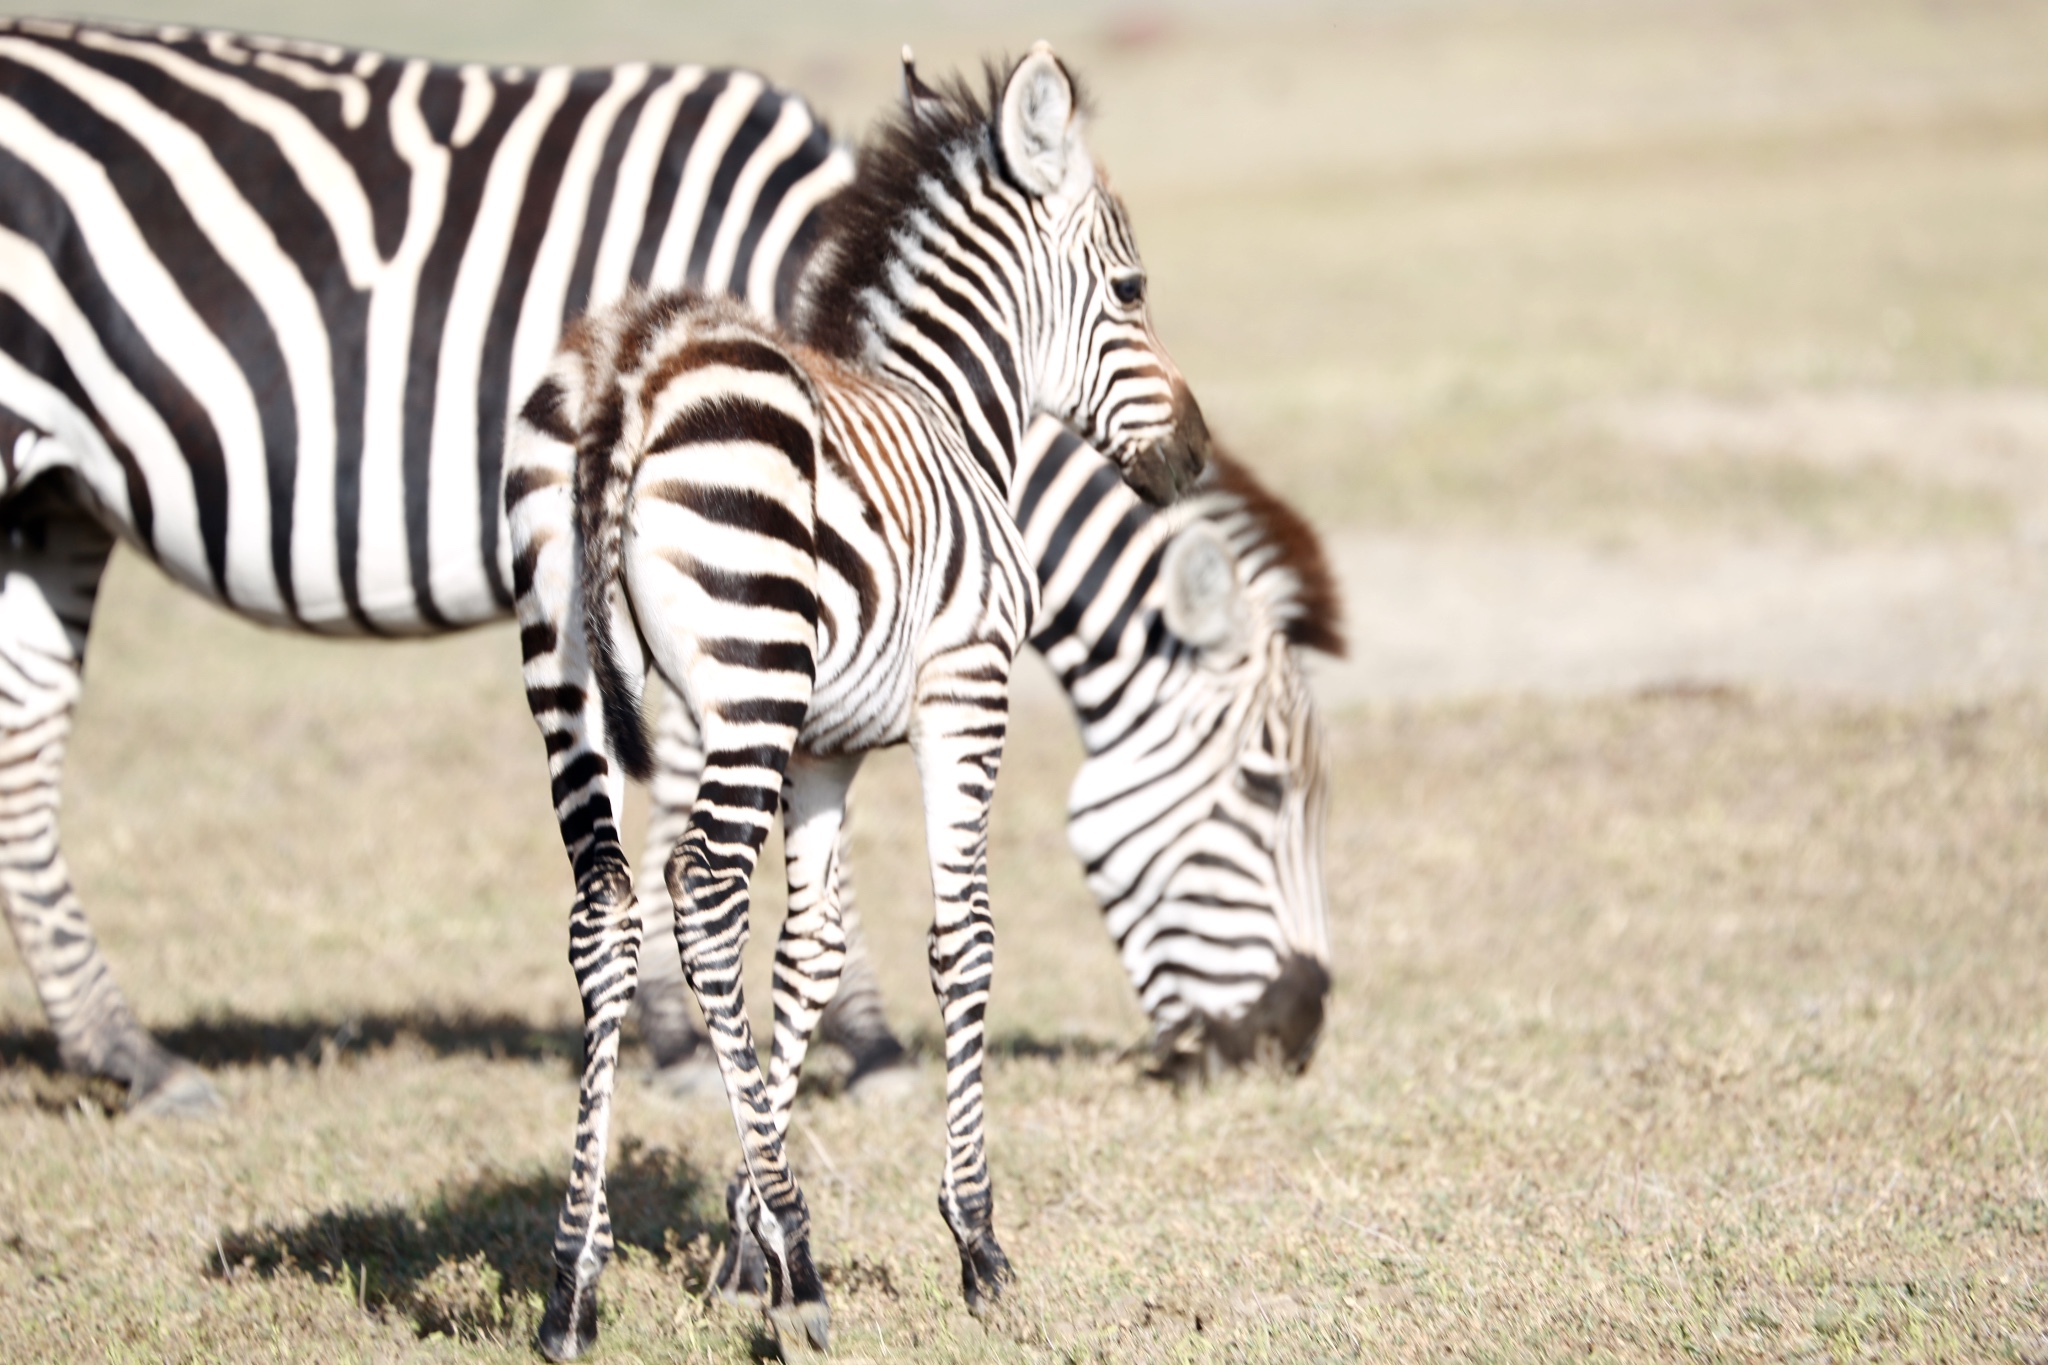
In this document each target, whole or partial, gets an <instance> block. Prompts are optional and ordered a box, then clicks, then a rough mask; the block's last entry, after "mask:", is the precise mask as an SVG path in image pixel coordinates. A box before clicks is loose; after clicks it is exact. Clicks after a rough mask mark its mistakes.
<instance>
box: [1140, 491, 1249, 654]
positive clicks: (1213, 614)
mask: <svg viewBox="0 0 2048 1365" xmlns="http://www.w3.org/2000/svg"><path fill="white" fill-rule="evenodd" d="M1159 571H1160V574H1161V576H1162V577H1164V578H1165V580H1166V603H1165V605H1164V607H1163V608H1162V612H1163V614H1164V615H1165V617H1166V628H1167V629H1168V630H1170V631H1172V632H1173V633H1174V634H1175V635H1177V636H1179V637H1180V638H1181V639H1183V640H1185V641H1187V643H1189V644H1191V645H1194V646H1196V647H1197V648H1199V649H1209V648H1212V647H1214V646H1216V645H1220V644H1222V643H1223V642H1224V641H1226V640H1229V639H1231V638H1232V637H1233V636H1235V635H1236V634H1237V633H1238V628H1239V625H1240V623H1241V621H1242V620H1243V616H1244V612H1243V607H1242V604H1243V600H1244V588H1243V585H1242V584H1240V583H1239V582H1238V578H1237V556H1236V555H1234V554H1232V553H1231V550H1230V545H1229V543H1228V542H1226V541H1225V540H1224V539H1223V535H1222V533H1221V532H1219V531H1218V530H1217V529H1216V528H1215V527H1214V526H1211V525H1210V524H1209V523H1208V522H1206V521H1197V522H1194V523H1192V524H1190V525H1189V526H1187V527H1185V528H1183V529H1182V530H1181V531H1180V532H1178V533H1177V534H1176V535H1175V536H1174V538H1173V539H1172V540H1171V541H1169V542H1168V543H1167V546H1166V556H1165V558H1164V559H1163V560H1162V561H1161V563H1160V566H1159Z"/></svg>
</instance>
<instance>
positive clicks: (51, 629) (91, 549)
mask: <svg viewBox="0 0 2048 1365" xmlns="http://www.w3.org/2000/svg"><path fill="white" fill-rule="evenodd" d="M14 420H15V419H13V418H11V417H10V416H9V415H8V414H7V413H6V412H5V410H4V409H0V440H6V443H7V448H8V449H9V450H12V449H13V440H12V439H9V431H10V423H11V422H13V421H14ZM58 477H59V476H53V477H46V478H44V479H41V480H38V481H37V482H36V483H34V484H32V485H30V486H29V487H28V488H27V489H25V490H23V491H22V492H20V493H18V494H16V495H14V496H13V497H12V498H10V499H9V500H8V501H7V502H6V504H5V505H4V506H0V904H4V906H5V909H6V914H7V923H8V927H9V929H11V930H12V931H13V934H14V942H15V945H16V946H17V947H18V948H19V949H20V952H21V957H22V962H23V964H24V965H25V966H26V967H27V969H28V973H29V976H30V978H31V979H32V980H33V981H34V982H35V988H36V994H37V996H38V997H39V998H40V999H41V1001H42V1005H43V1012H44V1014H45V1016H46V1017H47V1018H48V1019H49V1021H50V1027H51V1030H52V1031H53V1032H54V1033H55V1034H56V1035H57V1052H58V1056H59V1058H60V1059H61V1060H62V1062H63V1063H64V1065H65V1066H66V1067H68V1068H69V1069H71V1070H73V1071H78V1072H83V1073H86V1074H89V1075H96V1076H106V1077H109V1078H111V1079H113V1080H115V1081H118V1082H120V1083H121V1084H123V1085H125V1086H126V1087H127V1088H128V1108H129V1112H130V1113H133V1114H137V1115H149V1116H166V1115H176V1116H193V1115H200V1114H209V1113H213V1112H216V1111H218V1110H219V1109H220V1108H221V1101H220V1096H219V1094H218V1093H217V1092H216V1091H215V1090H214V1088H213V1086H212V1084H211V1083H209V1082H208V1081H207V1079H206V1077H205V1076H204V1075H202V1074H201V1073H200V1071H199V1069H198V1068H197V1067H195V1066H193V1065H192V1064H191V1063H190V1062H187V1061H185V1060H184V1059H183V1058H181V1057H179V1056H177V1055H176V1054H174V1053H172V1052H170V1051H168V1050H167V1049H165V1048H164V1047H163V1045H162V1044H160V1043H158V1042H157V1041H156V1039H154V1038H152V1037H151V1036H150V1035H149V1033H148V1031H147V1030H145V1029H144V1028H143V1027H142V1025H141V1024H139V1023H138V1022H136V1019H135V1015H134V1013H133V1012H132V1011H131V1010H130V1009H129V1008H128V1002H127V1001H126V1000H124V999H123V998H122V996H121V990H120V987H118V986H117V985H115V984H114V976H113V971H112V969H111V968H110V967H109V966H108V965H107V960H106V958H105V956H104V955H102V953H101V952H100V946H99V940H98V939H97V938H96V937H94V935H93V932H92V926H91V925H90V924H88V923H87V922H86V918H85V912H84V910H83V909H82V908H81V907H80V905H79V902H78V892H77V890H76V889H75V888H74V887H73V885H72V882H71V871H70V868H69V866H68V865H67V863H66V862H65V859H64V851H63V848H62V846H61V845H60V844H59V842H58V828H57V811H58V804H59V800H60V797H61V791H60V788H61V786H62V782H63V777H64V755H65V750H66V746H67V744H68V742H69V740H70V736H71V725H72V715H73V709H74V708H75V707H76V705H77V703H78V697H79V692H80V688H81V684H82V679H81V676H80V665H81V663H82V661H83V658H84V654H85V640H86V632H87V631H88V630H89V629H90V627H91V624H92V609H93V601H94V598H95V595H96V594H97V593H98V591H99V582H100V575H101V574H102V572H103V571H104V570H105V568H106V564H107V559H108V557H109V555H110V554H111V553H112V551H113V546H114V538H113V536H112V535H110V534H109V533H108V532H107V530H106V529H105V528H104V527H103V526H101V525H100V523H99V522H98V521H97V520H96V519H95V518H94V517H93V516H92V515H91V514H90V513H88V512H87V511H86V510H85V508H84V507H83V506H81V505H80V504H79V502H78V501H77V499H76V498H75V497H74V496H72V495H71V494H70V493H69V491H68V490H66V489H64V488H63V487H62V486H61V484H60V483H59V482H58Z"/></svg>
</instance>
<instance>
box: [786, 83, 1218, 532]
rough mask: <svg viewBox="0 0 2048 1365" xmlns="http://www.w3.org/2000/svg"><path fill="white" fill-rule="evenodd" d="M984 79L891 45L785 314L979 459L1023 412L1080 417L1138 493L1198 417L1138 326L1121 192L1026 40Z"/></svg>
mask: <svg viewBox="0 0 2048 1365" xmlns="http://www.w3.org/2000/svg"><path fill="white" fill-rule="evenodd" d="M988 86H989V89H988V97H987V99H986V100H985V101H984V100H983V99H980V98H977V97H976V96H975V95H974V94H973V93H972V92H971V91H970V90H968V88H967V87H966V86H965V85H964V84H962V83H961V82H958V81H952V82H947V83H945V85H944V88H942V89H934V88H932V87H930V86H928V85H926V84H925V83H924V82H923V81H922V80H920V79H919V78H918V76H917V74H916V72H915V71H914V70H913V69H912V67H911V62H910V52H909V49H907V48H906V49H905V50H904V54H903V96H904V98H903V108H902V109H901V111H900V112H899V113H898V115H897V116H896V117H895V118H894V119H893V120H890V121H888V122H887V123H885V124H884V126H883V127H882V129H881V130H880V131H879V133H878V134H877V136H876V137H874V138H873V139H871V140H870V141H869V142H868V144H867V145H866V146H865V147H863V149H862V151H861V154H860V161H859V168H858V170H857V171H856V172H855V176H854V181H853V184H852V185H850V186H849V187H848V188H847V189H846V190H845V191H844V192H842V193H841V194H840V195H839V197H838V198H837V199H836V200H835V201H834V203H833V204H832V206H831V208H830V210H829V213H830V215H831V222H832V226H831V227H830V228H828V230H827V233H826V236H825V238H824V240H823V241H822V243H821V245H820V248H819V252H818V260H817V263H816V264H815V265H814V266H813V267H812V269H811V272H810V274H809V275H808V276H807V277H806V287H805V291H804V295H803V298H802V300H801V302H800V304H799V308H798V314H797V331H798V333H799V335H801V336H803V337H804V338H805V339H806V340H808V341H810V342H811V343H812V344H814V345H817V346H819V347H821V348H822V349H824V350H827V351H830V352H832V353H834V354H838V355H843V356H862V357H864V358H866V359H867V360H869V361H871V362H872V363H873V364H875V365H876V366H878V367H880V368H882V369H884V370H888V371H891V372H893V373H896V374H898V375H900V376H902V377H903V378H905V379H908V380H910V381H911V382H913V383H918V384H921V385H922V386H924V387H927V388H930V389H933V390H935V391H936V392H938V393H939V394H940V395H941V396H942V397H943V398H945V399H946V400H947V401H949V402H950V403H951V404H952V405H954V406H956V407H957V408H959V409H960V410H961V413H962V416H963V419H964V422H965V426H966V429H967V439H968V442H969V444H970V445H971V446H972V447H973V448H974V450H975V453H976V455H977V456H979V457H980V458H981V459H982V461H983V463H984V464H986V465H989V466H991V472H992V473H999V474H1000V476H1001V477H1003V478H1005V479H1007V478H1008V477H1009V476H1010V475H1011V474H1012V473H1013V471H1014V470H1015V467H1016V453H1017V443H1018V441H1019V439H1020V438H1021V436H1022V434H1023V432H1024V430H1025V429H1026V427H1028V426H1029V425H1030V423H1031V420H1032V418H1033V416H1034V415H1036V414H1038V413H1048V414H1051V415H1052V416H1054V417H1057V418H1059V419H1060V420H1062V421H1064V422H1067V423H1068V424H1070V425H1071V426H1073V427H1074V428H1075V429H1077V430H1079V431H1080V432H1081V433H1082V434H1083V435H1085V436H1086V437H1087V439H1088V440H1089V441H1090V442H1091V443H1092V444H1093V445H1094V446H1095V447H1096V449H1098V450H1100V451H1102V452H1103V453H1104V454H1105V455H1107V456H1108V457H1109V458H1110V459H1111V460H1112V461H1113V462H1114V463H1115V464H1116V466H1117V468H1118V469H1119V470H1120V471H1121V472H1122V474H1123V477H1124V478H1125V480H1126V481H1127V482H1128V483H1129V484H1130V485H1131V486H1132V487H1133V488H1134V489H1136V490H1137V491H1138V492H1139V493H1140V494H1141V495H1142V496H1143V497H1145V498H1146V499H1147V500H1148V501H1150V502H1153V503H1165V502H1169V501H1171V500H1172V499H1173V498H1175V497H1176V496H1178V495H1179V494H1180V493H1181V492H1182V491H1183V490H1185V489H1186V488H1188V487H1189V486H1190V485H1191V484H1192V483H1193V482H1194V480H1195V478H1196V477H1197V476H1198V475H1199V474H1200V473H1201V470H1202V466H1203V464H1204V463H1205V462H1206V460H1207V458H1208V450H1209V433H1208V428H1207V427H1206V426H1205V425H1204V423H1203V421H1202V413H1201V409H1200V408H1199V407H1197V406H1196V404H1195V401H1194V398H1193V396H1192V395H1191V394H1190V393H1189V392H1188V387H1187V384H1186V383H1185V382H1184V381H1183V380H1182V378H1181V375H1180V371H1179V369H1178V368H1177V367H1176V366H1175V365H1174V363H1173V361H1172V360H1171V359H1170V358H1169V357H1168V355H1167V354H1166V350H1165V348H1164V347H1162V346H1161V345H1160V343H1159V339H1158V337H1157V335H1156V334H1155V333H1154V332H1153V329H1152V323H1151V319H1150V316H1149V314H1148V313H1147V310H1146V304H1145V269H1144V266H1143V264H1142V262H1141V261H1140V260H1139V258H1138V251H1137V246H1136V243H1135V242H1134V240H1133V238H1132V236H1131V229H1130V223H1129V221H1128V220H1127V218H1126V216H1125V214H1124V209H1123V205H1122V204H1121V203H1120V202H1119V201H1118V199H1117V198H1116V196H1115V195H1114V194H1112V193H1111V192H1110V191H1109V188H1108V186H1107V185H1106V184H1105V183H1104V180H1103V177H1102V173H1101V171H1100V169H1099V168H1098V167H1097V166H1096V164H1095V161H1094V158H1093V157H1092V156H1090V154H1089V152H1088V148H1087V146H1086V145H1085V144H1084V143H1083V141H1082V136H1081V124H1082V107H1081V106H1082V101H1081V96H1080V94H1079V92H1078V90H1077V89H1076V87H1075V84H1074V81H1073V78H1072V77H1071V76H1070V75H1069V74H1068V72H1067V70H1066V68H1065V67H1064V66H1062V65H1061V64H1060V61H1059V59H1058V58H1057V57H1055V56H1054V55H1053V53H1052V50H1051V49H1050V48H1049V47H1048V46H1046V44H1044V43H1039V44H1038V45H1037V46H1035V47H1034V48H1033V49H1032V50H1031V52H1030V53H1029V54H1027V55H1026V56H1025V57H1024V59H1023V60H1022V61H1019V62H1017V63H1016V64H1015V65H1014V66H1012V67H1011V68H1010V69H1009V70H1008V72H1007V74H1004V73H1002V72H999V71H998V70H997V69H996V68H994V67H991V68H989V71H988Z"/></svg>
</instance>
